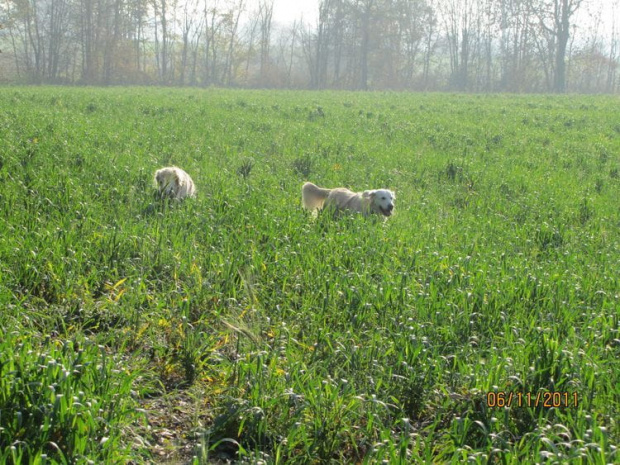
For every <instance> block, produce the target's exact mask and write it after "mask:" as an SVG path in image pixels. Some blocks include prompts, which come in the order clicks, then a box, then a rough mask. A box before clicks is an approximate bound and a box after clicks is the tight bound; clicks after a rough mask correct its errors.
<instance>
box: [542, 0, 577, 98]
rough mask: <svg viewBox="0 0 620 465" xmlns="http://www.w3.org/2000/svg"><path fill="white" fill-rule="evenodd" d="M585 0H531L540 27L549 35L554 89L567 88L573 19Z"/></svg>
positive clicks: (562, 89) (560, 90)
mask: <svg viewBox="0 0 620 465" xmlns="http://www.w3.org/2000/svg"><path fill="white" fill-rule="evenodd" d="M584 1H585V0H530V2H531V3H530V5H531V8H532V10H531V11H532V12H533V14H534V15H536V17H537V18H538V23H539V26H540V28H541V29H542V31H543V32H544V33H546V34H547V35H548V38H549V39H548V40H547V42H548V44H549V45H550V48H549V53H550V54H551V56H552V57H553V63H554V69H553V83H552V90H553V91H554V92H558V93H562V92H565V90H566V51H567V46H568V39H569V38H570V32H571V26H572V23H571V20H572V18H573V15H574V14H575V13H576V12H577V10H578V9H579V7H581V5H582V4H583V3H584Z"/></svg>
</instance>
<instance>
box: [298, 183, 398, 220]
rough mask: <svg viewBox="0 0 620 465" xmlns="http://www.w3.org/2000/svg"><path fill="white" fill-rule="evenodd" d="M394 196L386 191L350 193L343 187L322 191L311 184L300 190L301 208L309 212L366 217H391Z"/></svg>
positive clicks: (306, 184)
mask: <svg viewBox="0 0 620 465" xmlns="http://www.w3.org/2000/svg"><path fill="white" fill-rule="evenodd" d="M395 199H396V195H395V194H394V192H392V191H389V190H387V189H376V190H370V191H364V192H352V191H350V190H349V189H345V188H344V187H338V188H336V189H324V188H322V187H318V186H316V185H314V184H312V183H311V182H307V183H305V184H304V185H303V186H302V188H301V200H302V203H303V206H304V207H305V208H307V209H308V210H310V211H315V210H320V209H324V208H333V209H335V211H336V212H339V211H343V210H349V211H353V212H357V213H361V214H362V215H364V216H368V215H370V214H372V213H374V214H377V215H383V216H386V217H387V216H391V215H392V212H393V211H394V200H395Z"/></svg>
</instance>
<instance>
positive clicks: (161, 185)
mask: <svg viewBox="0 0 620 465" xmlns="http://www.w3.org/2000/svg"><path fill="white" fill-rule="evenodd" d="M155 183H156V184H157V188H158V189H159V193H160V195H161V196H162V197H170V198H173V199H176V200H181V199H184V198H186V197H194V195H196V186H195V185H194V181H192V178H191V177H190V176H189V174H187V173H186V172H185V171H183V170H182V169H181V168H177V167H176V166H168V167H166V168H162V169H160V170H157V171H156V172H155Z"/></svg>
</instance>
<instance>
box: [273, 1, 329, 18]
mask: <svg viewBox="0 0 620 465" xmlns="http://www.w3.org/2000/svg"><path fill="white" fill-rule="evenodd" d="M318 13H319V0H275V2H274V4H273V19H274V20H275V21H277V22H279V23H292V22H293V21H295V20H296V19H299V18H300V16H301V15H302V14H303V16H304V21H305V22H309V23H312V22H314V20H315V19H316V18H317V17H318Z"/></svg>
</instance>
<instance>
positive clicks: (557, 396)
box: [486, 391, 579, 408]
mask: <svg viewBox="0 0 620 465" xmlns="http://www.w3.org/2000/svg"><path fill="white" fill-rule="evenodd" d="M486 401H487V407H500V408H501V407H534V408H536V407H542V408H551V407H554V408H559V407H577V406H578V405H579V396H578V394H577V393H576V392H562V391H540V392H520V391H505V392H504V391H498V392H488V393H487V395H486Z"/></svg>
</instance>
